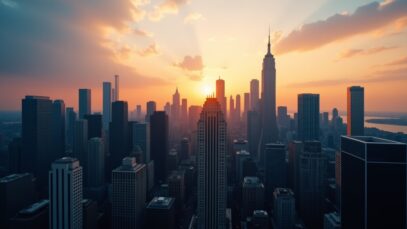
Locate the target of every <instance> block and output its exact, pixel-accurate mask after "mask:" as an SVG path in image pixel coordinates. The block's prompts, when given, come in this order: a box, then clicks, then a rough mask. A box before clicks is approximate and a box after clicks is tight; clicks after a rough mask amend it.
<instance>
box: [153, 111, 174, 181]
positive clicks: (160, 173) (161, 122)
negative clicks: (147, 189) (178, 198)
mask: <svg viewBox="0 0 407 229" xmlns="http://www.w3.org/2000/svg"><path fill="white" fill-rule="evenodd" d="M168 125H169V124H168V115H167V114H166V113H165V112H164V111H156V112H154V113H153V114H152V115H151V116H150V152H151V155H150V156H151V159H152V160H154V179H155V183H159V182H160V181H161V182H164V181H165V180H166V179H167V154H168V152H169V141H168V138H169V127H168Z"/></svg>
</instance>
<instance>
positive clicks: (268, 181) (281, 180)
mask: <svg viewBox="0 0 407 229" xmlns="http://www.w3.org/2000/svg"><path fill="white" fill-rule="evenodd" d="M264 154H265V155H264V160H265V165H266V166H265V170H266V171H265V185H266V196H267V200H268V202H269V203H271V202H272V196H273V192H274V189H276V188H279V187H286V183H287V182H286V177H287V176H286V171H287V167H286V163H285V145H284V144H273V143H269V144H266V148H265V152H264Z"/></svg>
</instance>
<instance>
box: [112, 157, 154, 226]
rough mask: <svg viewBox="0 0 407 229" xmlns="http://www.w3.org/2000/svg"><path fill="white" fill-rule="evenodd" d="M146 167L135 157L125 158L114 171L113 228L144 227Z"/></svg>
mask: <svg viewBox="0 0 407 229" xmlns="http://www.w3.org/2000/svg"><path fill="white" fill-rule="evenodd" d="M146 179H147V177H146V165H145V164H138V163H137V162H136V159H135V158H134V157H125V158H123V161H122V165H121V166H119V167H118V168H116V169H115V170H113V171H112V228H113V229H132V228H139V227H140V226H141V225H142V211H143V209H144V205H145V202H146V193H147V187H146V184H147V180H146Z"/></svg>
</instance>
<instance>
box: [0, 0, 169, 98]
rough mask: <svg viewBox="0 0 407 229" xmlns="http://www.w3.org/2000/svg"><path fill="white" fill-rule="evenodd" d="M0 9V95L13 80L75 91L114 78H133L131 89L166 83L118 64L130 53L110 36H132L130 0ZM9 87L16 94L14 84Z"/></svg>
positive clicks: (42, 0) (42, 1)
mask: <svg viewBox="0 0 407 229" xmlns="http://www.w3.org/2000/svg"><path fill="white" fill-rule="evenodd" d="M8 1H10V0H8ZM1 3H3V4H4V0H3V1H1ZM1 6H2V5H1V4H0V28H1V29H0V50H1V53H0V91H1V88H2V86H4V85H7V82H11V78H13V81H12V82H15V80H14V79H17V78H18V79H19V80H20V81H21V82H23V81H25V82H34V81H35V82H38V81H40V82H47V84H48V83H49V84H52V83H58V84H56V85H64V86H66V85H71V86H72V87H77V85H89V86H92V85H99V83H100V82H101V81H102V79H101V78H103V77H108V76H111V75H113V74H116V73H117V74H120V75H122V76H123V80H126V77H128V78H130V77H132V79H131V80H129V81H128V86H132V87H133V86H134V87H137V86H138V85H143V83H144V82H145V83H146V84H144V85H147V84H149V83H157V82H160V83H165V82H163V81H161V80H160V79H157V80H155V79H150V78H155V77H154V76H147V75H144V74H143V73H141V71H140V69H136V67H133V66H129V65H126V64H124V63H122V62H120V61H119V59H120V58H118V56H120V57H122V58H126V57H128V56H129V55H130V54H131V52H132V50H131V48H130V47H128V46H126V45H125V44H124V45H123V44H120V43H121V42H120V41H118V43H115V42H116V41H114V40H112V38H111V36H110V35H111V33H114V34H116V35H117V34H119V35H120V34H121V33H126V31H131V27H130V25H134V23H135V21H134V12H139V11H140V9H139V8H138V7H137V5H135V4H134V1H132V0H126V1H110V0H99V1H46V0H38V1H20V2H19V3H18V7H16V8H15V9H11V8H9V7H1ZM61 9H63V10H61ZM106 12H109V13H108V14H106ZM118 40H119V39H118ZM134 76H137V77H134ZM13 87H14V88H15V89H16V90H18V84H15V85H13Z"/></svg>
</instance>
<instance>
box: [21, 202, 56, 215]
mask: <svg viewBox="0 0 407 229" xmlns="http://www.w3.org/2000/svg"><path fill="white" fill-rule="evenodd" d="M48 205H49V200H46V199H44V200H40V201H38V202H36V203H34V204H32V205H30V206H28V207H27V208H24V209H22V210H21V211H19V212H18V214H19V215H26V216H28V215H33V214H36V213H38V212H40V211H42V210H43V209H44V208H46V207H48Z"/></svg>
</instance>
